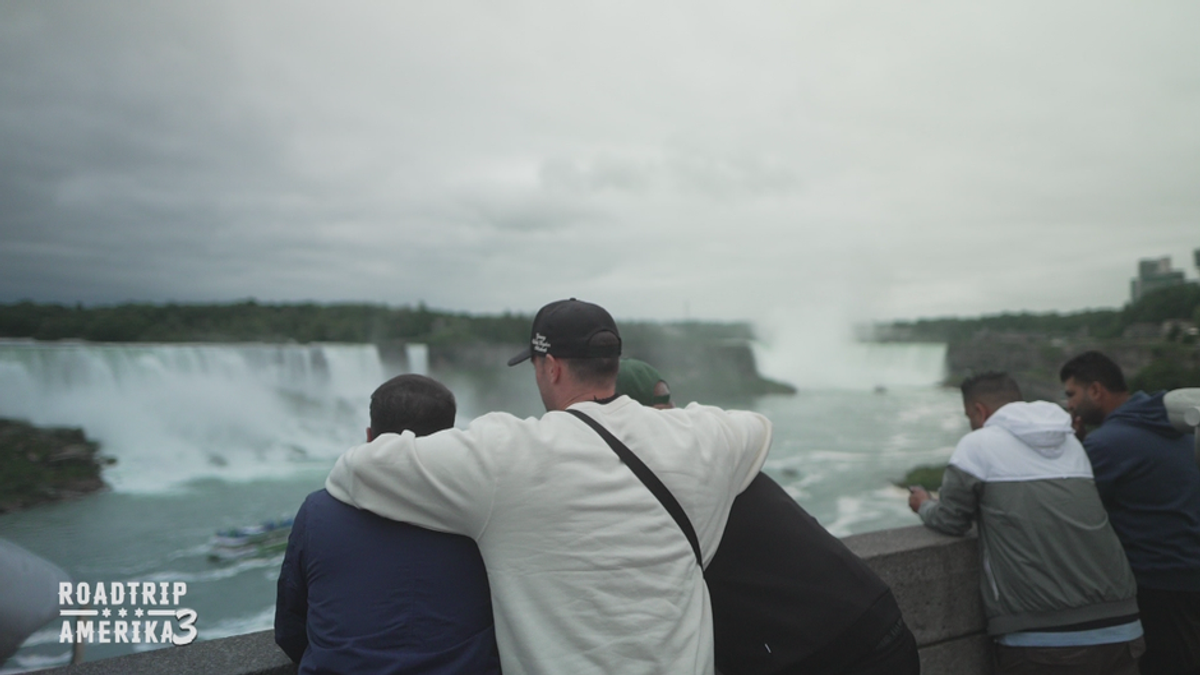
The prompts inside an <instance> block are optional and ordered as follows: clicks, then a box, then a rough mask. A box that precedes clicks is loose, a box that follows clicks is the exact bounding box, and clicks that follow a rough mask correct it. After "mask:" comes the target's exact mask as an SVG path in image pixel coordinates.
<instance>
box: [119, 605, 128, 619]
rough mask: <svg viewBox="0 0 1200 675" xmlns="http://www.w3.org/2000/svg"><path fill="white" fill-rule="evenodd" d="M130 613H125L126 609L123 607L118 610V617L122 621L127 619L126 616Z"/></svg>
mask: <svg viewBox="0 0 1200 675" xmlns="http://www.w3.org/2000/svg"><path fill="white" fill-rule="evenodd" d="M128 613H129V612H127V611H125V608H124V607H122V608H121V609H119V610H117V616H119V617H121V618H122V619H124V618H125V615H126V614H128Z"/></svg>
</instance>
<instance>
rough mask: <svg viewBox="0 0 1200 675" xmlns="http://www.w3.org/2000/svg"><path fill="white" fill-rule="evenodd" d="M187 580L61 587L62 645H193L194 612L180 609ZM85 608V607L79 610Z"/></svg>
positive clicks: (71, 583)
mask: <svg viewBox="0 0 1200 675" xmlns="http://www.w3.org/2000/svg"><path fill="white" fill-rule="evenodd" d="M185 595H187V583H185V582H183V581H175V582H166V581H159V582H157V583H156V582H153V581H111V582H103V581H101V582H97V583H95V584H92V583H88V582H86V581H80V582H74V583H73V582H69V581H64V582H62V583H60V584H59V585H58V606H59V610H58V614H59V616H60V617H61V618H62V620H63V624H62V630H61V631H59V634H58V641H59V643H67V642H71V643H85V642H86V643H87V644H117V643H126V644H175V645H186V644H191V643H192V641H193V640H195V639H196V626H195V623H196V610H194V609H188V608H186V607H180V606H179V604H180V602H181V600H182V599H183V596H185ZM80 607H83V609H79V608H80Z"/></svg>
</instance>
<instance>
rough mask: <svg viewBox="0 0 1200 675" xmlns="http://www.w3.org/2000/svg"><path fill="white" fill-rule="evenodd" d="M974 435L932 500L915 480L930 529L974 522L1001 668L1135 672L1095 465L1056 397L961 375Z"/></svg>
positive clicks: (1137, 634) (1138, 649)
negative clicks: (1029, 396)
mask: <svg viewBox="0 0 1200 675" xmlns="http://www.w3.org/2000/svg"><path fill="white" fill-rule="evenodd" d="M962 394H963V408H964V410H965V412H966V415H967V419H969V420H970V422H971V429H972V431H971V433H969V434H967V435H966V436H964V437H963V439H962V440H961V441H959V443H958V446H957V447H956V448H955V449H954V454H953V455H951V457H950V464H949V466H948V467H947V468H946V473H945V475H944V477H943V479H942V488H941V490H940V493H939V497H940V499H933V498H931V497H930V496H929V494H928V493H927V492H925V490H923V489H920V488H914V489H913V492H912V495H911V496H910V497H909V506H910V507H912V509H913V511H915V512H917V513H918V514H920V516H921V520H922V521H923V522H924V523H925V525H926V526H927V527H930V528H932V529H934V530H937V531H939V532H943V533H945V534H951V535H963V534H965V533H966V532H967V530H969V529H970V527H971V523H972V522H973V521H976V522H978V524H979V546H980V553H981V555H982V558H983V564H982V567H983V573H982V575H981V577H982V579H981V590H982V593H983V605H984V611H985V613H986V614H987V619H988V634H989V635H991V636H992V638H993V639H994V640H995V642H996V671H997V672H999V673H1044V672H1054V673H1081V674H1082V673H1088V674H1097V673H1106V674H1107V673H1111V674H1116V673H1121V674H1126V673H1128V674H1129V675H1136V674H1137V658H1138V657H1139V656H1140V655H1141V653H1142V652H1143V651H1144V650H1145V644H1144V642H1143V640H1142V637H1141V636H1142V626H1141V622H1140V621H1139V620H1138V608H1137V599H1136V596H1137V588H1136V585H1135V583H1134V579H1133V573H1132V572H1131V571H1130V569H1129V562H1128V561H1127V560H1126V559H1125V553H1124V550H1123V549H1122V548H1121V543H1120V541H1119V540H1118V539H1117V536H1116V534H1115V533H1114V532H1113V529H1112V527H1111V526H1110V525H1109V523H1108V516H1107V513H1106V512H1105V510H1104V506H1103V504H1101V502H1100V496H1099V493H1098V492H1097V491H1096V485H1095V482H1094V481H1093V478H1092V467H1091V464H1090V463H1089V461H1088V457H1087V454H1086V453H1085V452H1084V450H1083V446H1082V445H1081V444H1080V443H1079V441H1078V439H1076V438H1075V434H1074V431H1073V429H1072V427H1071V417H1070V415H1068V414H1067V412H1066V411H1064V410H1063V409H1062V408H1061V407H1059V406H1058V405H1055V404H1053V403H1049V402H1046V401H1035V402H1032V403H1026V402H1024V401H1022V400H1021V391H1020V389H1019V388H1018V387H1017V383H1016V382H1015V381H1013V379H1012V378H1011V377H1009V376H1008V375H1005V374H1004V373H985V374H983V375H978V376H975V377H972V378H968V379H967V380H966V381H964V382H963V383H962Z"/></svg>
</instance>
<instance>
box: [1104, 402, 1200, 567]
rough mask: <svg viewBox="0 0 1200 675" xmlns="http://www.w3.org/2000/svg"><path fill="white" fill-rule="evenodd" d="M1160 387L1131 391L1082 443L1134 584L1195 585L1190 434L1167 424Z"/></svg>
mask: <svg viewBox="0 0 1200 675" xmlns="http://www.w3.org/2000/svg"><path fill="white" fill-rule="evenodd" d="M1163 393H1164V392H1159V393H1157V394H1154V395H1147V394H1145V393H1143V392H1140V391H1139V392H1137V393H1136V394H1134V395H1132V396H1130V397H1129V400H1128V401H1126V402H1125V404H1124V405H1122V406H1121V407H1119V408H1117V409H1116V410H1114V411H1112V412H1111V413H1109V415H1108V416H1107V417H1105V418H1104V423H1103V424H1102V425H1100V427H1098V428H1097V429H1095V430H1093V431H1092V432H1091V433H1089V434H1088V435H1087V438H1086V439H1085V440H1084V442H1083V447H1084V449H1085V450H1087V453H1088V457H1089V458H1090V459H1091V460H1092V469H1093V471H1094V472H1095V474H1096V488H1097V489H1099V491H1100V499H1101V500H1102V501H1103V502H1104V507H1105V508H1106V509H1108V518H1109V521H1110V522H1111V523H1112V526H1113V530H1115V531H1116V533H1117V537H1118V538H1119V539H1120V540H1121V544H1122V545H1123V546H1124V547H1125V555H1126V556H1128V557H1129V566H1130V567H1132V568H1133V575H1134V577H1135V578H1136V579H1137V583H1138V586H1139V587H1142V588H1154V589H1158V590H1173V591H1200V467H1197V466H1196V458H1195V454H1194V453H1195V449H1194V448H1195V446H1194V444H1195V440H1194V438H1193V437H1192V435H1191V434H1183V433H1180V432H1178V431H1176V430H1175V428H1174V427H1172V426H1171V423H1170V422H1169V421H1168V419H1167V410H1166V407H1165V406H1164V405H1163Z"/></svg>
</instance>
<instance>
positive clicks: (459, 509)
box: [325, 413, 522, 539]
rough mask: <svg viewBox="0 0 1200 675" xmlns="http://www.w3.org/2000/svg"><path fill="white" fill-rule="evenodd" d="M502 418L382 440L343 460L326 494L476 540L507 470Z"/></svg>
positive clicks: (505, 427) (354, 450)
mask: <svg viewBox="0 0 1200 675" xmlns="http://www.w3.org/2000/svg"><path fill="white" fill-rule="evenodd" d="M498 415H503V413H493V414H492V415H485V416H484V417H482V418H479V419H477V420H475V421H474V422H472V423H471V426H470V427H469V428H467V429H448V430H446V431H439V432H437V433H435V434H432V435H429V436H422V437H420V438H418V437H416V436H414V435H413V434H412V432H410V431H405V432H404V433H403V434H380V435H379V437H377V438H376V439H375V440H374V441H372V442H370V443H367V444H365V445H360V446H358V447H355V448H351V449H350V450H347V451H346V452H345V453H344V454H343V455H342V456H341V457H340V458H338V461H337V463H336V464H335V465H334V467H333V470H332V471H331V472H330V474H329V478H328V479H327V480H326V481H325V488H326V489H327V490H328V491H329V494H331V495H333V497H334V498H335V499H337V500H339V501H342V502H345V503H347V504H350V505H351V506H354V507H357V508H360V509H365V510H367V511H371V512H372V513H376V514H378V515H380V516H383V517H384V518H389V519H391V520H399V521H403V522H406V523H412V524H414V525H419V526H421V527H424V528H427V529H431V530H437V531H439V532H451V533H454V534H463V535H466V536H468V537H472V538H474V539H478V538H479V536H480V534H481V533H482V532H483V529H484V527H485V526H486V524H487V521H488V518H489V517H490V515H491V510H492V505H493V502H494V499H495V493H496V485H497V481H498V479H499V474H500V473H501V472H502V471H503V469H502V468H501V467H503V466H504V461H505V460H504V457H503V456H502V455H503V451H504V448H505V447H506V446H507V443H506V438H505V436H506V435H507V434H509V433H511V432H512V430H511V428H510V427H509V426H508V424H506V423H504V422H503V421H502V420H501V421H497V419H495V417H496V416H498ZM507 417H509V418H511V420H512V421H511V424H521V423H522V421H520V420H517V419H516V418H512V417H511V416H507ZM488 418H493V419H492V420H491V421H489V420H488ZM485 438H486V439H487V440H486V442H485Z"/></svg>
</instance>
